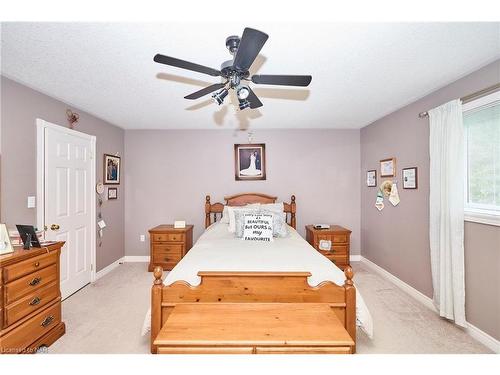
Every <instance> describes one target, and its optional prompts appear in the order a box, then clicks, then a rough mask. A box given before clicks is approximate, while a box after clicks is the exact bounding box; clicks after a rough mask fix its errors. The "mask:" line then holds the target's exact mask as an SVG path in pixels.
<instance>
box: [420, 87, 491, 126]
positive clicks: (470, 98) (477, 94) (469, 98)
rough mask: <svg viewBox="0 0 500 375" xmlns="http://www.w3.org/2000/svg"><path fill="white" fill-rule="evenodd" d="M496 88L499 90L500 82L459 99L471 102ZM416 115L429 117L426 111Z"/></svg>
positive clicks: (463, 101)
mask: <svg viewBox="0 0 500 375" xmlns="http://www.w3.org/2000/svg"><path fill="white" fill-rule="evenodd" d="M498 90H500V83H497V84H495V85H493V86H490V87H487V88H485V89H482V90H480V91H477V92H474V93H472V94H469V95H467V96H463V97H461V98H460V100H461V101H462V103H463V104H465V103H468V102H471V101H473V100H475V99H479V98H482V97H483V96H486V95H489V94H492V93H494V92H496V91H498ZM418 117H420V118H426V117H429V113H428V112H427V111H425V112H420V113H419V114H418Z"/></svg>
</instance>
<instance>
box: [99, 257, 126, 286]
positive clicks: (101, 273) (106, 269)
mask: <svg viewBox="0 0 500 375" xmlns="http://www.w3.org/2000/svg"><path fill="white" fill-rule="evenodd" d="M120 263H123V258H120V259H117V260H115V261H114V262H113V263H111V264H109V265H107V266H106V267H104V268H103V269H102V270H100V271H98V272H97V273H96V274H95V280H96V281H97V280H99V279H100V278H101V277H103V276H104V275H106V274H108V273H110V272H111V271H113V270H114V269H115V268H116V267H118V266H119V265H120Z"/></svg>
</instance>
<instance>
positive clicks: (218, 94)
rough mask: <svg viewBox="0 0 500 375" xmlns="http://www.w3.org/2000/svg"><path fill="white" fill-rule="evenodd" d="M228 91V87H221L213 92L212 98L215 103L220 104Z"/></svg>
mask: <svg viewBox="0 0 500 375" xmlns="http://www.w3.org/2000/svg"><path fill="white" fill-rule="evenodd" d="M228 93H229V91H228V89H226V88H223V89H222V90H220V91H217V92H216V93H215V94H213V95H212V99H213V100H214V102H215V103H217V104H218V105H221V104H222V103H224V99H225V98H226V96H227V94H228Z"/></svg>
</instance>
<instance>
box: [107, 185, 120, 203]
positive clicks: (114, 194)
mask: <svg viewBox="0 0 500 375" xmlns="http://www.w3.org/2000/svg"><path fill="white" fill-rule="evenodd" d="M110 199H118V188H115V187H109V188H108V200H110Z"/></svg>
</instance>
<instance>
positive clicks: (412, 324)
mask: <svg viewBox="0 0 500 375" xmlns="http://www.w3.org/2000/svg"><path fill="white" fill-rule="evenodd" d="M353 267H354V270H355V278H354V281H355V282H356V284H357V286H358V288H359V290H360V291H361V293H362V295H363V297H364V299H365V301H366V304H367V305H368V308H369V310H370V312H371V314H372V316H373V322H374V338H373V340H370V339H369V338H368V337H367V336H366V335H365V334H364V333H363V332H360V331H358V346H357V350H358V353H387V354H390V353H491V351H490V350H489V349H488V348H486V347H484V346H483V345H482V344H480V343H478V342H477V341H475V340H474V339H473V338H471V337H470V336H469V335H467V334H466V333H465V332H464V331H462V330H461V329H459V328H458V327H456V326H454V325H453V324H451V323H449V322H447V321H445V320H443V319H440V318H439V317H438V316H437V315H436V314H435V313H434V312H432V311H430V310H429V309H428V308H427V307H425V306H424V305H422V304H420V303H419V302H418V301H416V300H414V299H413V298H412V297H410V296H409V295H407V294H406V293H404V292H403V291H401V290H400V289H399V288H397V287H396V286H395V285H393V284H392V283H390V282H389V281H387V280H385V279H384V278H382V277H381V276H379V275H378V274H375V273H373V272H371V271H370V270H368V269H366V268H364V267H363V266H362V265H361V264H359V263H358V264H356V263H355V264H354V265H353ZM146 268H147V266H146V264H145V263H126V264H123V265H120V266H119V267H118V268H117V269H115V270H113V271H112V272H110V273H109V274H107V275H106V276H104V277H103V278H101V279H99V280H98V281H97V282H96V283H94V284H92V285H89V286H87V287H85V288H84V289H82V290H81V291H79V292H77V293H76V294H74V295H73V296H71V297H69V298H68V299H66V300H65V301H64V302H63V319H64V321H65V322H66V334H65V335H64V336H63V337H61V338H60V339H59V340H58V341H57V342H55V343H54V344H53V345H52V346H51V347H50V348H49V350H48V352H49V353H149V336H148V337H142V336H141V334H140V331H141V327H142V323H143V321H144V316H145V314H146V311H147V309H148V307H149V303H150V302H149V298H150V288H151V284H152V275H151V273H148V272H147V269H146Z"/></svg>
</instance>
